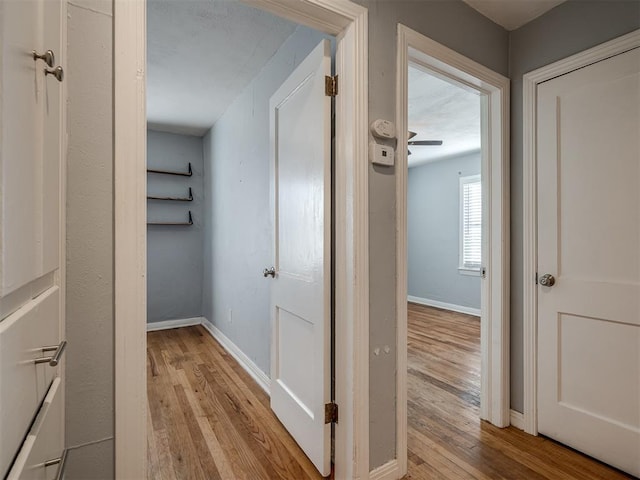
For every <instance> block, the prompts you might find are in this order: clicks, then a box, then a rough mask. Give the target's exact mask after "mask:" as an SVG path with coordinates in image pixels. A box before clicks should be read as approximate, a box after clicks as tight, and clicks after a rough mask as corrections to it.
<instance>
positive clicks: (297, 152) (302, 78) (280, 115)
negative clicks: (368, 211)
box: [269, 40, 331, 476]
mask: <svg viewBox="0 0 640 480" xmlns="http://www.w3.org/2000/svg"><path fill="white" fill-rule="evenodd" d="M328 75H331V45H330V43H329V41H328V40H323V41H322V42H321V43H320V44H319V45H318V46H317V47H316V48H315V49H314V50H313V51H312V52H311V53H310V54H309V55H308V56H307V58H306V59H305V60H304V61H302V62H301V63H300V65H299V66H298V67H297V68H296V69H295V70H294V71H293V72H292V73H291V75H290V76H289V77H288V78H287V80H285V82H284V83H283V84H282V86H281V87H280V88H279V89H278V90H277V91H276V92H275V93H274V94H273V96H272V97H271V100H270V102H269V111H270V115H271V120H270V142H271V146H270V148H271V188H272V208H273V228H274V267H275V271H276V273H275V277H274V278H273V279H271V280H269V281H271V282H272V286H271V317H272V318H271V322H272V323H271V325H272V329H271V342H272V345H271V408H272V409H273V411H274V412H275V414H276V415H277V416H278V418H279V419H280V421H281V422H282V423H283V425H284V426H285V427H286V428H287V430H289V432H290V433H291V435H292V436H293V438H295V439H296V441H297V442H298V444H299V445H300V446H301V448H302V449H303V450H304V452H305V453H306V454H307V456H308V457H309V458H310V459H311V461H312V462H313V464H314V465H315V466H316V468H317V469H318V470H319V471H320V473H321V474H322V475H323V476H327V475H329V474H330V473H331V424H325V421H324V405H325V403H328V402H330V401H331V378H330V377H331V97H328V96H327V95H325V76H328ZM310 126H312V127H313V128H309V127H310Z"/></svg>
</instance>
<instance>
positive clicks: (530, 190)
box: [522, 30, 640, 435]
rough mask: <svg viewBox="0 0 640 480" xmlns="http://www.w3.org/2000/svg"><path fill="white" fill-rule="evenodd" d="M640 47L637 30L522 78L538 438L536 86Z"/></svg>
mask: <svg viewBox="0 0 640 480" xmlns="http://www.w3.org/2000/svg"><path fill="white" fill-rule="evenodd" d="M636 47H640V30H635V31H633V32H631V33H628V34H626V35H623V36H621V37H619V38H616V39H614V40H611V41H609V42H606V43H603V44H601V45H598V46H596V47H593V48H591V49H588V50H585V51H584V52H580V53H577V54H575V55H572V56H570V57H568V58H565V59H563V60H559V61H557V62H555V63H552V64H550V65H547V66H545V67H542V68H539V69H537V70H534V71H532V72H529V73H527V74H525V75H524V77H523V87H522V88H523V259H524V265H523V277H524V289H523V300H524V311H523V322H524V326H523V327H524V333H523V340H524V412H523V414H524V431H525V432H527V433H530V434H532V435H537V434H538V383H537V378H538V355H537V348H538V334H537V323H538V318H537V317H538V311H537V302H538V296H537V288H536V282H535V279H536V270H537V263H538V245H537V238H538V228H537V218H538V211H537V194H536V191H537V181H536V172H537V160H536V156H537V151H536V122H537V112H536V106H537V102H538V96H537V87H538V84H540V83H543V82H546V81H547V80H551V79H552V78H555V77H558V76H560V75H565V74H567V73H569V72H572V71H574V70H577V69H579V68H582V67H585V66H587V65H590V64H593V63H596V62H599V61H602V60H605V59H607V58H610V57H612V56H615V55H619V54H621V53H624V52H626V51H628V50H631V49H633V48H636Z"/></svg>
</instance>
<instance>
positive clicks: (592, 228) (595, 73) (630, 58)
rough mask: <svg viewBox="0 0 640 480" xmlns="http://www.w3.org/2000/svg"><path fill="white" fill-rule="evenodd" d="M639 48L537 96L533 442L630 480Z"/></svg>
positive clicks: (639, 253) (636, 318) (638, 383)
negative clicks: (538, 439)
mask: <svg viewBox="0 0 640 480" xmlns="http://www.w3.org/2000/svg"><path fill="white" fill-rule="evenodd" d="M639 131H640V48H636V49H634V50H631V51H628V52H626V53H623V54H621V55H617V56H614V57H612V58H609V59H607V60H603V61H600V62H598V63H595V64H592V65H589V66H587V67H585V68H582V69H579V70H575V71H573V72H571V73H568V74H566V75H563V76H560V77H557V78H555V79H552V80H550V81H548V82H545V83H542V84H540V85H539V86H538V101H537V132H538V137H537V138H538V140H537V170H538V175H537V177H538V192H537V199H538V276H539V277H540V276H542V275H543V274H552V275H554V276H555V282H556V283H555V285H554V286H552V287H548V286H542V285H539V286H538V431H539V432H540V433H543V434H545V435H547V436H549V437H551V438H554V439H556V440H558V441H560V442H562V443H565V444H567V445H570V446H571V447H573V448H576V449H578V450H580V451H583V452H585V453H587V454H589V455H591V456H594V457H596V458H598V459H600V460H602V461H604V462H606V463H609V464H611V465H613V466H615V467H617V468H620V469H621V470H624V471H626V472H629V473H631V474H633V475H636V476H638V475H640V408H639V405H640V303H638V298H639V297H640V250H639V249H638V245H640V193H639V192H640V142H639V141H638V132H639Z"/></svg>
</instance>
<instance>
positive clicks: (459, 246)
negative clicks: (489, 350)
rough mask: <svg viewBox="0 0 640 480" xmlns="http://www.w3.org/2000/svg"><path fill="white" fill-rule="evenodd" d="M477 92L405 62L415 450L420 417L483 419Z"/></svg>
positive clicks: (410, 406) (410, 398) (410, 404)
mask: <svg viewBox="0 0 640 480" xmlns="http://www.w3.org/2000/svg"><path fill="white" fill-rule="evenodd" d="M484 97H485V95H484V94H482V93H480V92H478V91H476V90H473V89H470V88H468V87H467V86H466V85H464V84H460V83H459V82H456V81H454V80H452V79H450V78H448V77H445V76H442V75H438V74H437V73H436V72H434V71H433V70H429V69H427V68H425V67H424V66H422V65H420V64H418V63H413V62H410V63H409V66H408V123H407V125H408V129H409V141H408V151H407V155H408V165H407V167H408V173H407V263H408V267H407V277H408V278H407V293H408V296H407V299H408V306H407V366H408V370H407V389H408V391H407V415H408V418H409V419H412V421H409V422H408V449H409V450H410V451H412V452H416V451H420V449H419V444H420V440H419V439H420V438H421V436H422V435H425V436H427V437H430V430H429V429H424V428H422V425H423V424H422V422H420V421H418V419H419V418H429V419H431V422H432V423H435V422H436V421H441V422H442V424H443V425H447V424H455V422H456V421H461V422H462V424H465V423H466V424H477V423H479V420H480V378H481V368H480V367H481V365H480V364H481V355H480V353H481V348H480V331H481V323H482V321H483V319H482V318H481V312H482V308H481V301H482V300H483V299H481V296H482V295H481V292H482V288H481V282H482V280H483V279H482V274H483V272H482V270H483V268H484V267H483V261H482V259H483V255H482V254H483V250H485V248H486V247H485V246H484V245H483V235H482V230H483V227H486V225H485V224H484V222H483V218H484V215H483V205H486V198H483V189H482V184H483V182H482V180H483V179H482V170H483V169H482V158H483V157H484V158H486V155H483V149H484V150H486V148H487V146H486V144H485V145H483V144H482V143H483V142H482V131H483V128H482V126H481V124H482V123H486V115H485V116H483V115H482V113H483V112H482V111H483V108H482V105H486V99H485V98H484ZM445 404H446V405H447V408H443V407H442V406H443V405H445ZM436 419H438V420H436ZM431 438H434V437H431Z"/></svg>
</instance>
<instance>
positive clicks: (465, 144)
mask: <svg viewBox="0 0 640 480" xmlns="http://www.w3.org/2000/svg"><path fill="white" fill-rule="evenodd" d="M408 103H409V114H408V121H409V130H410V131H413V132H416V133H417V135H416V136H415V137H414V138H413V140H442V141H443V143H442V145H441V146H417V145H413V146H411V145H410V146H409V150H410V151H411V155H409V167H415V166H416V165H421V164H424V163H427V162H432V161H435V160H440V159H442V158H445V157H453V156H456V155H460V154H463V153H466V152H472V151H477V150H479V149H480V139H481V131H480V95H479V94H478V93H476V92H474V91H470V90H467V89H463V88H462V87H460V86H458V85H456V84H453V83H451V82H449V81H445V80H441V79H440V78H437V77H435V76H434V75H433V74H430V73H426V72H425V71H423V70H420V69H418V68H415V67H413V66H409V102H408Z"/></svg>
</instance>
